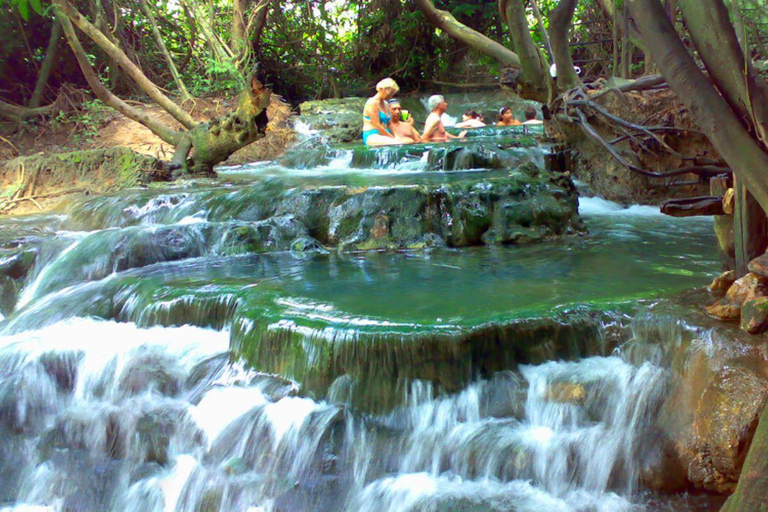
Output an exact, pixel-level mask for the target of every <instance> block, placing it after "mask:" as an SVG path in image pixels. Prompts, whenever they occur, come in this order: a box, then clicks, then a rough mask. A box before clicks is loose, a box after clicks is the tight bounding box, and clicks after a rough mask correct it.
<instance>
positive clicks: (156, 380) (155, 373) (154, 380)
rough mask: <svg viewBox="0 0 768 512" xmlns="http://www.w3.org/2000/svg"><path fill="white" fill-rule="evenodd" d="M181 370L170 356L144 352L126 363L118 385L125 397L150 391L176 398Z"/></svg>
mask: <svg viewBox="0 0 768 512" xmlns="http://www.w3.org/2000/svg"><path fill="white" fill-rule="evenodd" d="M184 379H185V375H184V370H183V368H182V367H181V366H180V365H179V363H178V361H176V360H175V359H174V358H172V357H171V356H169V355H167V354H164V353H161V352H152V351H150V352H145V353H141V354H138V355H137V356H136V357H134V358H133V359H131V360H130V361H128V363H126V365H125V369H124V370H123V373H122V374H121V375H120V381H119V383H118V387H119V389H120V390H121V391H122V392H124V393H126V394H127V395H137V394H140V393H144V392H146V391H149V390H152V391H155V392H157V393H160V394H161V395H166V396H176V395H177V394H178V393H179V392H180V391H181V389H182V385H183V383H184Z"/></svg>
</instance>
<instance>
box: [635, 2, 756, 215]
mask: <svg viewBox="0 0 768 512" xmlns="http://www.w3.org/2000/svg"><path fill="white" fill-rule="evenodd" d="M628 3H629V6H630V9H631V13H632V17H633V19H634V21H635V23H636V24H637V28H638V29H639V31H640V35H641V37H642V38H643V41H644V42H645V43H646V45H647V47H648V49H649V50H650V52H651V55H652V57H653V60H654V62H656V64H657V65H658V66H659V69H660V70H661V72H662V74H663V75H664V77H665V78H666V80H667V83H668V84H669V85H670V86H671V87H672V89H673V90H674V91H675V93H676V94H677V95H678V96H679V97H680V99H681V100H682V101H683V103H684V104H685V106H686V107H687V108H688V110H689V111H690V112H691V114H692V115H693V116H694V118H695V119H696V121H697V124H698V125H699V127H700V128H701V130H702V131H703V132H704V133H705V134H706V135H707V137H708V138H709V140H710V141H711V142H712V145H713V146H714V147H715V149H716V150H717V151H718V152H719V153H720V155H721V156H722V157H723V158H724V159H725V161H726V162H727V163H728V165H729V166H730V168H731V169H733V172H734V174H735V175H736V178H737V179H738V180H740V181H741V183H743V184H744V185H746V187H747V189H748V190H749V191H750V193H751V194H752V196H753V197H754V198H755V199H756V200H757V201H758V203H759V204H760V206H761V207H762V208H763V210H764V211H765V210H768V180H767V179H766V169H768V155H766V153H765V152H764V151H763V149H762V147H761V145H760V144H759V142H758V141H757V140H756V139H755V138H753V137H752V136H751V135H750V133H749V132H748V131H747V129H746V128H745V127H744V125H743V124H742V122H741V119H740V116H739V115H737V114H736V112H734V111H733V110H732V109H731V107H730V106H729V104H728V103H726V101H725V99H724V98H723V96H721V95H720V92H719V91H718V90H716V89H715V87H714V86H713V84H712V83H711V82H710V80H709V79H708V78H707V76H705V75H704V73H702V72H701V71H700V70H699V68H698V66H697V65H696V62H694V60H693V58H692V57H691V56H690V55H689V54H688V51H687V49H686V48H685V46H684V45H683V43H682V41H681V40H680V38H679V37H678V36H677V32H676V31H675V27H674V26H673V25H672V23H671V22H670V20H669V18H668V17H667V14H666V12H665V11H664V8H663V6H662V4H661V3H660V2H658V0H628ZM730 32H731V34H733V28H732V27H731V28H730Z"/></svg>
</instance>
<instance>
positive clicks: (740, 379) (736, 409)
mask: <svg viewBox="0 0 768 512" xmlns="http://www.w3.org/2000/svg"><path fill="white" fill-rule="evenodd" d="M766 401H768V382H766V379H765V378H764V377H763V376H760V375H757V374H756V373H754V372H753V371H751V370H749V369H747V368H743V367H737V366H734V367H730V368H728V367H727V368H725V369H723V370H722V371H720V372H719V373H717V374H716V375H715V378H714V380H713V381H712V382H711V384H710V385H709V386H708V387H707V388H706V390H705V391H704V394H703V395H702V397H701V399H700V400H699V402H698V406H697V408H696V410H695V412H694V419H693V436H692V439H691V442H690V444H689V445H688V446H687V449H686V450H685V451H686V452H688V454H687V455H688V456H689V462H688V478H689V480H690V481H691V482H693V483H694V484H698V485H700V486H702V487H704V488H705V489H708V490H711V491H715V492H732V491H733V490H734V488H735V486H736V482H737V481H738V478H739V474H740V473H741V467H742V465H743V463H744V459H745V457H746V455H747V451H748V449H749V445H750V443H751V442H752V436H753V435H754V432H755V428H756V427H757V420H758V418H759V415H760V412H761V411H762V409H763V407H764V405H765V403H766Z"/></svg>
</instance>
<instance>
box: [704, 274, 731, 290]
mask: <svg viewBox="0 0 768 512" xmlns="http://www.w3.org/2000/svg"><path fill="white" fill-rule="evenodd" d="M734 282H736V271H734V270H729V271H727V272H723V273H722V274H720V275H719V276H717V277H716V278H715V279H714V281H712V284H710V285H709V289H710V290H712V291H713V292H727V291H728V288H730V287H731V285H732V284H733V283H734Z"/></svg>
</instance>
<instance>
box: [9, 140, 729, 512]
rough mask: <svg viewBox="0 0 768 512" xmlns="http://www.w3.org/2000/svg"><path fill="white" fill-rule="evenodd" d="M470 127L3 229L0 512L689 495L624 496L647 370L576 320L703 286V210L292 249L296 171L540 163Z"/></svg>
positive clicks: (362, 184) (119, 199)
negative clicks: (381, 244) (460, 140)
mask: <svg viewBox="0 0 768 512" xmlns="http://www.w3.org/2000/svg"><path fill="white" fill-rule="evenodd" d="M472 140H473V142H471V143H468V144H469V145H468V147H469V148H470V149H471V151H473V155H474V156H472V157H471V158H470V157H468V156H466V155H465V156H462V157H461V158H459V157H457V156H456V155H455V153H456V152H457V151H458V150H461V149H462V148H460V147H457V146H453V145H447V146H443V147H440V146H433V147H429V146H427V147H424V146H422V147H420V148H421V149H419V147H414V148H402V149H396V150H391V149H390V150H378V151H372V152H368V153H361V152H360V148H359V147H353V146H341V147H334V148H321V149H319V150H318V149H317V148H315V149H310V150H307V149H301V148H300V149H297V150H296V152H294V153H289V154H287V155H286V157H285V158H284V159H283V160H282V161H281V162H279V163H271V164H260V165H257V166H245V167H241V168H233V169H229V170H227V171H225V172H223V173H222V177H221V179H220V180H219V181H205V182H200V183H197V184H195V185H194V186H187V187H178V188H171V189H156V190H144V191H129V192H125V193H121V194H119V195H115V196H109V197H100V198H95V199H90V200H88V201H86V202H83V203H81V204H78V205H74V206H72V207H71V208H70V210H69V212H68V215H67V216H66V217H63V216H57V217H46V218H40V219H38V220H36V221H22V220H13V221H8V222H5V223H2V224H0V242H2V251H3V252H2V253H0V271H2V276H1V277H0V287H3V288H1V289H2V290H3V293H4V300H3V301H2V302H0V311H2V312H3V314H4V317H0V330H1V332H2V333H3V334H2V335H1V336H0V432H1V433H2V435H0V511H2V512H11V511H15V512H21V511H36V512H37V511H46V512H64V511H67V512H69V511H77V512H91V511H94V512H95V511H105V510H114V511H126V512H128V511H136V510H142V511H144V510H146V511H148V512H152V511H157V512H161V511H163V512H166V511H178V512H212V511H225V512H228V511H232V512H241V511H242V512H256V511H259V512H293V511H297V512H299V511H308V512H311V511H323V512H327V511H349V512H357V511H377V512H378V511H392V512H408V511H414V512H416V511H419V512H421V511H425V512H431V511H435V512H438V511H440V512H448V511H453V512H475V511H481V510H482V511H507V512H508V511H517V512H522V511H537V512H538V511H542V510H546V511H560V510H562V511H578V512H592V511H606V512H607V511H611V512H613V511H622V510H626V511H630V510H631V511H635V510H637V511H640V510H647V511H665V512H666V511H670V512H671V511H673V510H674V511H678V510H679V511H699V510H701V511H703V510H707V508H706V507H707V501H706V499H704V500H703V502H702V503H698V502H696V501H695V500H690V499H688V498H686V497H659V496H653V495H651V494H649V493H647V492H646V491H645V490H644V489H645V482H646V479H647V478H648V476H649V475H652V474H654V472H658V471H659V459H660V457H661V455H660V450H661V448H662V447H661V446H659V445H658V444H657V443H656V442H655V440H656V437H655V430H654V418H655V416H656V414H657V411H658V408H659V407H660V404H661V403H662V401H663V400H664V397H665V396H666V392H667V385H668V379H669V375H668V369H667V368H666V367H665V362H664V360H663V358H660V357H653V356H652V354H653V351H651V350H650V349H647V347H646V346H645V345H642V349H640V348H633V347H635V346H636V345H638V344H641V343H642V342H643V341H645V340H644V338H643V336H644V334H643V333H644V331H643V329H642V328H639V327H638V326H637V325H635V326H634V331H632V332H633V333H634V337H633V336H632V334H631V333H629V331H628V330H627V333H628V334H626V336H625V337H624V338H622V339H621V340H618V341H616V340H613V341H611V340H610V339H609V338H610V337H611V336H612V334H610V333H608V331H609V330H610V329H611V326H609V325H603V324H601V322H605V321H606V320H605V318H612V319H615V321H616V322H618V323H621V322H622V321H623V320H622V319H623V318H624V317H623V316H622V315H624V314H625V313H626V312H627V311H628V310H632V309H633V308H634V307H635V306H634V303H635V302H636V301H637V300H638V299H643V298H650V297H655V296H657V295H658V294H659V293H660V292H675V291H679V290H683V289H686V288H690V287H692V286H698V285H701V284H704V283H705V282H706V280H707V279H708V277H709V276H710V273H711V269H712V268H715V266H716V264H715V259H716V255H715V254H714V250H713V249H712V234H711V231H712V230H711V222H707V221H700V220H689V219H684V220H671V219H667V218H664V217H662V216H660V215H658V214H657V213H654V212H651V211H650V210H648V209H645V208H638V207H632V208H628V209H626V208H622V207H620V206H619V205H616V204H614V203H610V202H605V201H602V200H600V199H597V198H591V199H584V198H582V199H581V203H580V210H581V213H582V215H584V217H585V219H586V222H587V226H588V228H589V230H590V234H588V235H584V236H581V237H578V238H563V239H558V240H552V241H548V242H544V243H540V244H538V245H529V246H522V245H521V246H503V247H502V246H489V247H475V248H465V249H461V250H455V249H448V248H440V246H439V245H438V246H436V247H435V248H434V249H433V250H431V251H429V252H410V253H404V254H392V253H390V254H368V255H344V254H335V253H333V252H331V253H330V254H329V253H328V252H329V251H328V250H327V248H325V247H323V246H322V244H319V242H317V240H316V239H315V238H313V237H318V236H319V235H318V232H319V230H320V229H321V228H322V229H328V230H329V231H332V229H330V228H328V227H322V226H321V225H322V224H323V222H326V221H325V220H322V219H320V218H318V217H317V216H315V214H313V213H312V211H311V209H309V206H306V205H311V204H312V202H313V201H314V202H315V203H321V202H322V201H324V200H325V199H323V198H318V196H309V195H306V194H305V195H302V194H300V193H299V192H297V191H300V190H302V189H303V188H304V187H307V186H310V187H312V186H318V185H324V186H327V188H328V189H329V190H332V191H333V193H334V194H342V192H339V190H342V187H341V185H344V187H346V188H344V190H350V189H354V190H357V189H374V190H377V189H380V190H387V187H390V186H392V185H398V186H400V185H403V186H407V187H416V186H418V187H427V186H431V185H432V184H435V183H436V184H437V186H442V184H443V183H462V182H463V180H467V179H470V178H469V177H471V179H473V180H475V181H473V182H472V183H473V185H472V186H473V187H475V188H480V189H482V188H483V187H485V186H486V185H485V182H484V181H483V180H486V179H491V178H492V177H494V176H496V175H508V174H509V173H510V168H513V167H514V166H516V165H521V164H523V163H525V162H528V163H533V164H536V165H537V166H539V167H541V166H543V165H544V162H545V156H546V155H545V151H543V150H542V149H541V148H538V147H525V145H520V144H517V143H515V144H511V143H510V142H509V140H507V139H504V138H503V137H501V138H500V137H499V136H494V135H493V134H492V133H491V132H488V134H487V135H482V136H478V137H473V138H472ZM504 141H506V142H504ZM470 160H471V161H470ZM456 162H459V163H458V164H456ZM478 162H479V163H480V165H479V167H480V169H481V170H478V169H477V167H478ZM493 162H495V164H493V166H492V165H491V163H493ZM454 165H455V166H456V167H455V168H454V167H452V166H454ZM496 165H498V167H495V166H496ZM460 169H464V171H460ZM441 170H442V171H443V172H441ZM446 170H447V171H449V172H444V171H446ZM382 171H386V172H382ZM435 171H437V172H435ZM254 177H257V178H258V181H254V179H253V178H254ZM478 180H479V181H478ZM344 193H347V192H344ZM329 197H330V196H329ZM336 197H337V196H332V197H331V199H333V200H335V199H334V198H336ZM539 214H540V215H544V213H541V212H540V213H539ZM329 218H330V219H331V221H333V222H339V223H341V222H342V220H343V219H341V220H339V219H335V218H334V217H333V212H331V214H329ZM334 219H335V220H334ZM451 222H453V220H451ZM449 225H450V223H449ZM676 235H680V236H679V239H678V240H672V239H673V238H674V237H675V236H676ZM683 235H684V236H683ZM6 239H7V240H9V242H8V243H6V242H5V240H6ZM6 291H7V293H8V294H7V295H5V294H6ZM9 302H10V305H8V304H7V303H9ZM628 305H629V306H628ZM583 308H587V309H588V310H589V311H588V312H587V313H586V314H585V315H583V316H585V318H586V320H584V325H581V324H580V326H577V327H574V326H573V325H567V322H568V321H573V320H572V318H575V316H577V315H581V314H582V313H581V310H582V309H583ZM593 310H594V311H600V312H601V313H603V314H604V315H603V316H595V315H594V314H592V313H591V312H592V311H593ZM555 315H560V316H559V317H558V318H566V319H571V320H562V322H563V325H560V324H558V322H561V320H552V321H551V322H550V323H548V324H546V325H545V326H544V327H542V326H540V325H538V324H536V323H535V322H534V320H532V319H536V318H540V317H550V316H552V317H554V316H555ZM579 318H581V316H580V317H579ZM532 322H533V323H532ZM190 324H191V325H190ZM193 325H194V326H193ZM670 332H671V334H670V337H672V335H673V334H674V335H679V327H678V331H670ZM585 337H589V339H586V340H585V339H584V338H585ZM629 338H633V339H632V340H631V341H627V340H628V339H629ZM674 341H675V340H669V342H674ZM274 343H277V344H279V345H274ZM280 344H281V345H280ZM502 345H504V346H506V347H507V348H506V350H507V352H502V351H500V348H502ZM276 347H278V348H282V350H283V352H282V353H279V354H278V353H276V351H275V348H276ZM510 347H511V348H510ZM614 347H618V348H616V350H612V349H613V348H614ZM646 352H647V353H646ZM255 354H257V355H259V357H254V358H251V359H248V361H247V363H246V361H245V359H243V358H248V357H250V356H254V355H255ZM649 354H651V355H649ZM566 357H567V358H570V359H575V360H571V361H565V360H551V359H559V358H566ZM361 397H364V398H365V400H366V402H365V403H364V402H363V401H361Z"/></svg>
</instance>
